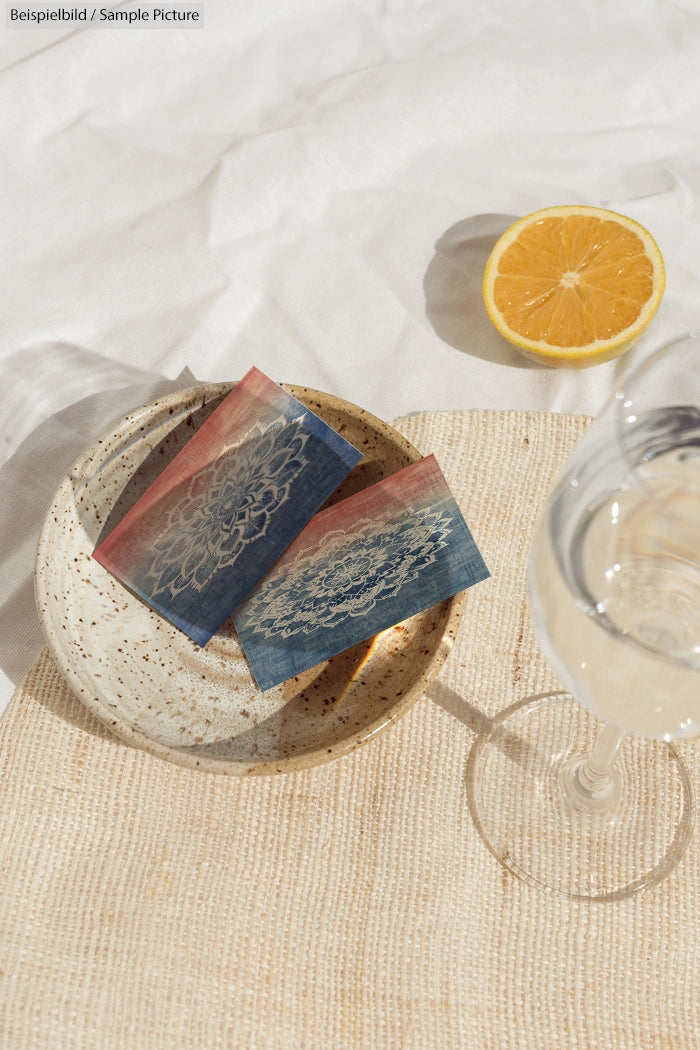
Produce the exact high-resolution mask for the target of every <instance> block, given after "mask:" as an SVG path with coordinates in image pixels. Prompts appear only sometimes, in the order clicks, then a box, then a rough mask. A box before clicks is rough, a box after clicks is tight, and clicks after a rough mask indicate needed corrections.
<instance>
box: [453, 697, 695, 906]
mask: <svg viewBox="0 0 700 1050" xmlns="http://www.w3.org/2000/svg"><path fill="white" fill-rule="evenodd" d="M602 728H603V723H602V722H600V721H599V720H598V719H597V718H595V716H594V715H592V714H591V713H590V712H589V711H587V710H586V709H585V708H583V707H582V706H581V705H580V704H579V703H577V702H576V701H575V700H573V699H572V698H571V697H570V696H569V695H568V694H566V693H550V694H547V695H546V696H541V697H535V698H532V699H530V700H525V701H521V702H520V703H518V704H515V705H514V706H512V707H510V708H508V709H507V710H506V711H504V712H502V713H501V714H500V715H498V716H497V717H496V718H495V719H494V720H493V723H492V726H491V728H490V730H489V731H488V732H487V733H485V734H484V735H483V736H481V737H480V738H479V739H478V740H477V742H476V744H475V745H474V748H473V750H472V752H471V755H470V759H469V770H468V790H469V804H470V808H471V812H472V817H473V819H474V822H475V824H476V827H477V829H478V831H479V833H480V835H481V837H482V838H483V840H484V842H485V843H486V845H487V846H488V848H489V849H490V850H491V852H492V853H493V855H494V856H495V857H496V858H497V860H498V861H499V862H500V863H501V864H502V865H503V866H504V867H505V868H507V869H508V871H510V872H512V873H513V874H514V875H517V876H519V877H520V878H521V879H524V880H525V881H526V882H529V883H531V884H534V885H537V886H539V887H540V888H544V889H548V890H550V891H552V892H554V893H558V894H562V895H564V896H566V897H572V898H579V899H582V900H591V901H613V900H621V899H623V898H625V897H630V896H632V895H633V894H634V893H637V892H639V891H640V890H643V889H645V888H648V887H650V886H654V885H655V884H656V883H658V882H660V881H661V879H663V878H665V876H666V875H668V874H669V872H670V871H671V870H672V869H673V868H674V867H675V866H676V864H677V863H678V861H679V860H680V859H681V857H682V856H683V853H684V852H685V849H686V847H687V845H688V841H689V839H690V835H691V833H692V830H693V825H694V822H695V804H694V798H693V793H692V790H691V786H690V778H689V776H688V772H687V770H686V767H685V765H684V763H683V760H682V759H681V756H680V755H679V753H678V750H677V749H676V748H675V747H674V746H673V745H672V744H667V743H664V742H663V741H659V740H648V739H645V738H641V737H635V736H627V737H625V739H624V741H623V743H622V746H621V749H620V752H619V755H618V758H617V761H616V763H615V773H616V777H617V783H616V785H615V788H614V789H613V790H611V791H610V793H609V798H608V799H602V800H599V801H598V804H597V805H596V806H593V807H591V809H590V810H589V809H587V808H586V807H583V806H580V805H577V804H574V803H572V802H571V801H570V800H569V799H568V797H567V794H566V792H565V790H564V789H563V779H564V778H565V777H566V776H567V775H568V773H567V769H568V770H570V769H571V764H572V760H573V758H574V756H575V755H580V754H585V753H587V752H588V751H590V750H591V748H592V747H593V744H594V743H595V740H596V739H597V737H598V734H599V733H600V731H601V729H602Z"/></svg>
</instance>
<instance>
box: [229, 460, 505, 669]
mask: <svg viewBox="0 0 700 1050" xmlns="http://www.w3.org/2000/svg"><path fill="white" fill-rule="evenodd" d="M488 576H489V571H488V569H487V568H486V565H485V563H484V560H483V558H482V557H481V554H480V553H479V550H478V548H477V546H476V544H475V542H474V539H473V537H472V535H471V532H470V531H469V528H468V526H467V524H466V522H465V520H464V518H463V517H462V513H461V511H460V510H459V507H458V506H457V503H456V502H455V499H454V497H453V496H452V493H451V492H450V489H449V486H448V485H447V482H446V480H445V478H444V476H443V474H442V472H441V470H440V467H439V466H438V463H437V461H436V459H435V457H434V456H428V457H426V458H425V459H422V460H419V461H418V462H416V463H412V464H411V465H410V466H408V467H404V468H403V470H400V471H397V473H395V474H392V475H390V476H389V477H387V478H384V479H383V480H382V481H379V482H377V484H375V485H372V486H370V487H369V488H367V489H364V490H363V491H361V492H358V493H356V494H355V495H353V496H350V497H348V498H347V499H345V500H343V501H342V502H340V503H337V504H335V505H334V506H331V507H328V508H326V509H325V510H322V511H320V512H319V513H318V514H316V515H315V517H314V518H312V519H311V521H310V522H309V523H308V525H306V526H305V528H304V529H303V530H302V532H301V533H300V534H299V535H298V536H297V538H296V539H295V540H294V541H293V542H292V543H291V545H290V546H289V547H288V549H287V550H286V551H285V553H284V554H283V555H282V557H281V558H280V560H279V561H278V562H277V563H276V564H275V565H274V566H273V567H272V569H271V570H270V572H269V573H268V574H267V575H266V576H265V577H264V579H263V580H262V581H261V582H260V583H259V584H258V586H257V587H256V588H255V589H254V590H253V591H252V593H251V594H250V595H249V597H248V598H247V599H246V600H245V601H244V602H243V604H242V605H241V606H240V607H239V608H238V609H237V610H236V611H235V612H234V614H233V622H234V625H235V628H236V631H237V632H238V636H239V639H240V641H241V644H242V645H243V648H244V650H245V654H246V656H247V658H248V662H249V664H250V667H251V670H252V672H253V674H254V676H255V680H256V682H257V684H258V686H259V687H260V689H261V690H265V689H269V688H271V687H272V686H275V685H278V684H279V683H280V682H283V681H284V680H285V679H287V678H291V677H292V676H293V675H296V674H300V673H301V672H302V671H305V670H308V668H310V667H313V666H315V665H316V664H317V663H320V662H321V661H323V660H327V659H329V658H330V657H331V656H335V655H336V654H337V653H340V652H342V651H343V650H344V649H347V648H349V647H350V646H352V645H356V644H357V643H358V642H362V641H365V640H366V639H368V638H371V637H372V636H373V635H374V634H377V633H378V632H379V631H382V630H385V629H387V628H389V627H392V626H394V624H397V623H400V622H401V621H402V620H405V619H407V618H408V617H409V616H413V615H415V614H416V613H419V612H422V611H423V610H424V609H427V608H429V607H430V606H431V605H434V604H435V603H436V602H440V601H442V600H444V599H445V598H449V597H451V596H452V595H454V594H457V593H458V592H459V591H462V590H464V589H465V588H467V587H470V586H471V585H472V584H474V583H477V582H479V581H480V580H484V579H486V578H487V577H488Z"/></svg>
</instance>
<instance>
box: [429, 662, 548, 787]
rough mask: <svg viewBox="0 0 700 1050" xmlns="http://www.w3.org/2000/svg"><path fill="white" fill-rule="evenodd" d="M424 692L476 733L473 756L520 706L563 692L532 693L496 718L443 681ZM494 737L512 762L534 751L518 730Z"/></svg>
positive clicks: (519, 760) (526, 758)
mask: <svg viewBox="0 0 700 1050" xmlns="http://www.w3.org/2000/svg"><path fill="white" fill-rule="evenodd" d="M425 695H426V696H427V697H428V699H430V700H432V701H433V702H434V703H436V704H437V705H438V706H439V707H441V708H442V709H443V710H444V711H447V712H448V714H450V715H452V717H453V718H456V719H457V720H458V721H460V722H462V723H463V724H464V725H465V726H467V728H468V729H470V730H471V731H472V732H473V733H474V734H475V735H476V738H477V739H476V741H475V744H474V747H473V748H472V755H473V754H474V752H475V750H476V746H477V744H479V743H480V742H481V741H483V740H485V739H486V738H488V737H490V736H491V735H492V734H494V732H495V730H497V727H498V725H499V723H500V722H501V720H502V719H503V718H504V717H505V716H507V715H508V714H510V713H512V712H513V711H515V710H517V709H518V708H520V707H523V706H524V705H525V704H529V703H531V702H532V701H533V700H541V699H544V697H547V696H559V695H560V693H559V692H547V693H533V694H532V695H531V696H526V697H525V698H524V699H522V700H518V701H516V703H514V704H512V705H511V706H510V707H507V708H506V709H505V710H504V711H500V712H499V713H498V714H497V715H496V716H494V717H493V718H490V717H489V716H488V715H485V714H484V712H483V711H480V710H479V708H478V707H476V706H475V705H474V704H472V703H470V702H469V701H468V700H466V699H465V698H464V697H463V696H460V695H459V693H456V692H455V691H454V690H453V689H448V688H447V686H445V685H443V684H442V683H441V682H434V683H433V685H431V686H430V688H429V689H428V690H427V692H426V694H425ZM494 740H495V745H496V746H497V747H498V748H499V750H501V751H502V752H503V754H505V755H506V757H507V758H508V759H509V760H510V761H512V762H514V763H516V764H524V763H525V762H526V761H527V760H528V756H529V755H530V754H531V752H532V748H531V746H530V745H529V744H527V743H526V742H525V741H524V740H521V739H520V737H519V736H518V735H517V733H510V732H503V731H501V732H498V734H497V735H495V736H494ZM470 761H471V757H470ZM472 775H473V774H472ZM467 784H469V763H468V769H467Z"/></svg>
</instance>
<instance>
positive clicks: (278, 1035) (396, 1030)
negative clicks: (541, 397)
mask: <svg viewBox="0 0 700 1050" xmlns="http://www.w3.org/2000/svg"><path fill="white" fill-rule="evenodd" d="M584 426H585V421H584V420H583V419H582V418H577V417H571V416H561V415H546V414H535V413H520V412H504V413H500V412H470V413H431V414H426V415H420V416H415V417H410V418H407V419H404V420H402V421H401V423H400V429H401V430H402V431H403V432H404V433H405V434H406V435H407V437H409V438H410V440H412V441H413V442H414V443H415V444H416V445H417V446H418V447H419V448H421V450H423V451H425V452H435V453H436V455H437V457H438V459H439V461H440V463H441V465H442V467H443V470H444V471H445V473H446V475H447V477H448V480H449V482H450V484H451V486H452V488H453V491H454V492H455V494H456V496H457V498H458V499H459V501H460V503H461V506H462V508H463V510H464V512H465V515H466V517H467V520H468V521H469V523H470V525H471V527H472V529H473V531H474V534H475V536H476V539H477V541H478V543H479V545H480V547H481V549H482V551H483V553H484V556H485V558H486V561H487V563H488V564H489V567H490V568H491V571H492V574H493V575H492V579H491V580H489V581H487V582H486V583H484V584H480V585H478V586H476V587H474V588H473V589H472V590H471V591H470V592H469V593H468V596H467V605H466V613H465V616H464V620H463V626H462V630H461V633H460V636H459V638H458V641H457V643H456V646H455V648H454V649H453V652H452V654H451V657H450V659H449V661H448V664H447V665H446V667H445V669H444V671H443V673H442V674H441V676H440V678H439V679H438V680H437V682H435V683H433V685H432V686H431V687H430V690H429V693H428V695H427V696H426V697H424V698H422V699H421V700H420V701H419V702H418V703H417V705H416V706H415V707H414V708H413V709H412V711H411V712H410V713H409V714H408V715H407V716H406V717H405V718H404V719H402V720H401V721H400V722H399V723H398V724H397V725H395V726H394V727H392V728H391V729H390V730H389V731H388V732H386V733H385V734H383V735H382V736H380V737H379V738H377V739H376V740H375V741H373V742H372V743H370V744H368V745H367V746H365V747H363V748H361V749H360V750H358V751H357V752H355V753H354V754H352V755H350V756H348V757H346V758H342V759H340V760H338V761H336V762H333V763H331V764H329V765H327V766H321V767H319V768H317V769H315V770H311V771H307V772H300V773H296V774H291V775H288V776H281V777H270V778H267V777H263V778H254V779H250V780H239V779H235V778H227V777H222V776H215V775H210V774H202V773H196V772H193V771H189V770H186V769H182V768H180V767H176V766H171V765H168V764H167V763H165V762H163V761H161V760H159V759H156V758H153V757H151V756H149V755H148V754H146V753H144V752H142V751H138V750H136V749H133V748H131V747H129V746H127V745H126V744H123V743H121V742H120V741H119V740H117V739H116V738H114V737H112V736H111V735H110V734H109V733H108V732H107V731H106V730H105V729H103V728H102V726H101V725H100V724H99V723H97V722H96V721H95V720H94V719H93V718H92V717H91V716H90V715H89V714H88V713H87V712H86V711H85V710H84V709H83V708H82V707H81V705H80V704H79V703H78V701H77V700H76V699H75V698H74V697H73V695H72V694H71V692H70V691H69V689H68V688H67V687H66V686H65V685H64V684H63V683H62V680H61V678H60V676H59V675H58V673H57V671H56V669H55V667H54V666H53V664H52V662H51V660H50V658H49V656H48V654H47V653H46V652H44V653H42V654H41V656H40V657H39V659H38V661H37V663H36V665H35V666H34V668H33V669H32V671H31V672H30V673H29V675H28V677H27V679H26V681H25V683H24V685H23V686H22V688H21V689H20V690H19V691H18V693H17V695H16V696H15V698H14V699H13V701H12V704H11V705H10V709H9V711H8V713H7V716H6V718H5V720H4V721H3V723H2V726H0V755H1V760H0V880H1V881H0V887H1V888H0V1046H1V1047H2V1050H10V1048H11V1050H34V1048H47V1050H48V1048H51V1050H68V1048H90V1050H101V1048H109V1050H130V1048H139V1050H140V1048H144V1050H151V1048H164V1050H165V1048H167V1050H177V1048H180V1047H182V1048H185V1047H186V1048H188V1050H192V1048H196V1050H209V1048H212V1050H213V1048H229V1047H231V1048H265V1050H268V1048H271V1050H274V1048H285V1050H287V1048H290V1050H291V1048H301V1050H315V1048H319V1050H335V1048H339V1050H340V1048H348V1050H356V1048H357V1050H372V1048H382V1050H384V1048H386V1050H422V1048H435V1050H450V1048H466V1050H487V1048H488V1050H511V1048H513V1050H515V1048H517V1050H520V1048H528V1050H529V1048H532V1050H556V1048H560V1047H561V1048H577V1050H578V1048H581V1050H583V1048H585V1050H589V1048H606V1050H652V1048H659V1050H662V1048H663V1050H671V1048H678V1050H693V1048H697V1047H700V995H699V994H698V989H699V988H700V982H699V978H700V896H699V889H700V877H699V876H698V859H699V849H700V844H699V838H700V836H698V835H697V834H696V836H695V838H694V840H693V842H692V843H691V846H690V849H689V851H688V853H687V855H686V857H685V859H684V861H683V862H682V865H681V866H680V868H678V869H677V870H676V871H675V872H674V873H673V874H672V875H671V876H670V877H669V878H668V879H667V880H666V881H665V882H664V883H663V884H662V885H661V886H660V887H659V888H658V889H656V890H654V891H649V892H645V893H642V894H640V895H638V896H636V897H634V898H632V899H630V900H626V901H622V902H619V903H615V904H595V905H589V904H581V903H577V902H570V901H568V900H565V899H559V898H555V897H552V896H549V895H547V894H544V893H542V892H540V891H538V890H536V889H533V888H531V887H529V886H527V885H525V884H524V883H521V882H520V881H518V880H517V879H515V878H514V877H513V876H511V875H509V874H508V873H506V872H505V870H504V869H502V868H501V867H500V866H499V865H498V864H497V863H496V861H495V860H494V858H493V857H492V856H491V854H490V853H489V852H488V850H487V849H486V847H485V846H484V844H483V842H482V841H481V839H480V838H479V835H478V834H477V832H476V830H475V827H474V825H473V822H472V820H471V818H470V814H469V809H468V806H467V799H466V792H465V768H466V764H467V759H468V755H469V751H470V747H471V746H472V744H473V742H474V739H475V735H476V734H478V733H479V732H480V731H482V730H483V727H484V725H485V724H487V723H488V719H489V718H490V717H491V716H492V715H493V714H495V713H496V712H497V711H499V710H501V709H502V708H504V707H506V706H507V705H508V704H510V703H512V702H513V701H515V700H517V699H519V698H521V697H524V696H527V695H529V694H531V693H535V692H541V691H544V690H546V689H548V688H553V687H555V686H556V682H555V680H554V679H553V677H552V675H551V673H550V672H549V670H548V669H547V666H546V664H545V662H544V660H543V658H542V657H541V655H540V654H539V651H538V649H537V646H536V643H535V639H534V635H533V633H532V628H531V626H530V623H529V619H528V617H527V614H526V608H525V563H526V554H527V548H528V543H529V538H530V534H531V531H532V526H533V521H534V516H535V514H536V512H537V509H538V507H539V506H540V504H541V502H542V500H543V498H544V495H545V492H546V489H547V487H548V485H549V484H550V482H551V479H552V476H553V474H554V472H555V470H556V469H557V467H558V465H559V463H560V462H561V461H562V459H563V458H564V457H565V456H566V454H567V453H568V451H569V449H570V448H571V446H572V444H573V442H574V441H575V439H576V438H577V437H578V436H579V435H580V434H581V432H582V431H583V429H584ZM699 751H700V747H694V746H693V745H685V747H684V754H685V757H686V759H687V760H688V763H689V765H690V766H691V769H692V772H693V775H694V778H695V780H696V782H697V780H698V773H700V763H699V762H698V752H699Z"/></svg>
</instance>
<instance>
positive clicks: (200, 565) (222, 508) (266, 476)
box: [145, 415, 309, 597]
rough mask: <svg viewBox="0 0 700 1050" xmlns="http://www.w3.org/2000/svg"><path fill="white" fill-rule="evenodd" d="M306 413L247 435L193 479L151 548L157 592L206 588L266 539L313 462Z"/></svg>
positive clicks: (152, 585) (150, 578) (151, 582)
mask: <svg viewBox="0 0 700 1050" xmlns="http://www.w3.org/2000/svg"><path fill="white" fill-rule="evenodd" d="M303 419H304V416H303V415H302V416H299V417H298V418H297V419H293V420H291V421H289V420H287V419H285V418H284V416H280V417H279V418H278V419H275V420H274V421H273V422H272V423H269V424H267V425H264V424H260V423H258V424H256V425H255V426H254V427H253V428H252V429H251V430H250V431H248V433H247V434H246V435H245V437H244V438H243V439H242V440H241V441H239V442H237V443H236V444H235V445H233V446H228V447H226V448H225V449H224V451H223V452H222V454H221V455H220V456H219V457H218V458H217V459H216V460H214V461H213V462H212V463H211V464H209V465H208V466H207V467H206V468H205V469H204V470H202V471H199V472H198V473H197V474H195V475H193V476H192V477H191V478H189V479H188V480H187V483H186V484H185V486H184V491H183V493H182V497H181V499H179V500H178V502H177V504H176V505H175V506H174V507H172V508H170V510H169V511H168V514H167V517H166V519H165V522H164V528H163V532H162V534H161V537H160V539H158V540H157V541H156V542H155V543H154V544H153V545H152V549H151V554H152V555H153V559H152V562H151V565H150V566H149V571H148V575H147V576H146V577H145V580H146V582H147V586H148V589H149V591H150V593H151V594H152V595H156V594H159V593H161V592H169V593H170V594H171V595H172V596H173V597H175V596H176V595H177V594H179V593H180V592H181V591H184V590H187V589H188V588H192V589H194V590H195V591H201V590H202V589H203V588H204V587H205V586H206V585H207V583H209V581H210V580H211V579H212V578H213V577H214V576H215V575H216V573H217V572H219V571H220V570H221V569H222V568H228V567H230V566H231V565H233V563H234V562H235V561H236V560H237V558H239V557H240V554H241V552H242V551H243V550H244V549H245V548H246V547H247V546H248V545H249V544H251V543H253V542H255V541H256V540H258V539H260V537H261V536H264V535H265V533H266V532H267V530H268V527H269V525H270V522H271V520H272V517H273V515H275V514H276V513H277V512H278V511H279V509H280V508H281V507H282V506H283V505H284V503H286V501H287V500H288V499H289V492H290V488H291V485H292V483H293V481H294V479H295V478H297V477H298V476H299V474H300V473H301V472H302V470H304V468H305V467H306V466H307V465H308V462H309V460H308V459H307V457H306V456H305V455H304V446H305V445H306V442H307V440H308V437H309V435H308V433H306V432H305V431H304V429H303V426H302V423H303Z"/></svg>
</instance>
